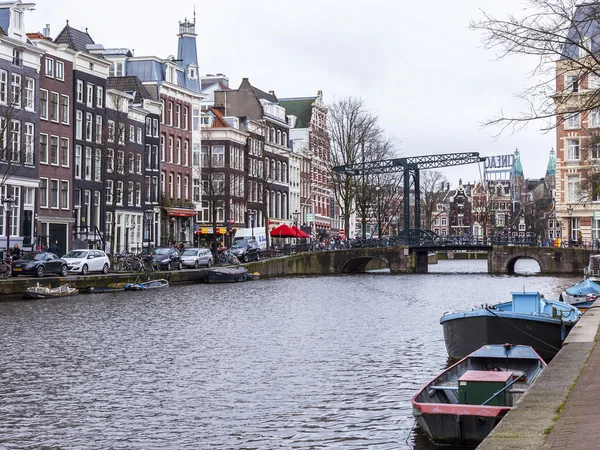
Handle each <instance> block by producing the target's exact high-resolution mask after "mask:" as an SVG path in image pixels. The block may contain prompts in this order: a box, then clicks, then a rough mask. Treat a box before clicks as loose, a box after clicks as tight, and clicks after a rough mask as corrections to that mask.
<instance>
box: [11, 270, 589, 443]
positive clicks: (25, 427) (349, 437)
mask: <svg viewBox="0 0 600 450" xmlns="http://www.w3.org/2000/svg"><path fill="white" fill-rule="evenodd" d="M459 266H460V268H461V271H466V272H468V273H462V274H461V273H457V272H460V271H459V270H457V268H458V267H459ZM485 267H486V261H460V262H459V261H443V262H440V264H439V265H437V266H435V267H434V266H431V268H432V269H434V268H435V271H434V270H432V272H434V273H430V274H424V275H398V276H394V275H389V274H388V275H385V274H384V275H381V274H366V275H354V276H331V277H313V278H282V279H274V280H259V281H256V282H248V283H239V284H230V285H204V284H201V285H189V286H183V287H173V288H170V289H169V290H166V291H162V292H159V291H155V292H132V293H126V292H119V293H110V294H95V295H87V296H84V295H81V296H78V297H71V298H64V299H55V300H45V301H44V300H40V301H28V302H23V301H14V302H3V303H0V318H1V321H2V324H1V326H2V328H1V329H2V334H1V336H2V347H3V351H2V352H1V353H0V381H1V382H0V398H1V399H2V407H1V408H0V447H1V448H3V449H4V448H6V449H24V448H31V449H37V448H42V447H44V446H48V447H53V448H54V447H55V448H128V449H130V448H136V449H164V448H178V449H179V448H190V449H199V448H202V449H204V448H211V449H213V448H214V449H218V448H222V449H230V448H260V449H263V448H291V447H294V448H332V447H333V448H367V447H368V448H371V447H374V448H380V449H408V448H416V449H420V450H423V449H430V448H432V447H431V446H430V444H429V443H428V441H427V439H426V438H424V436H423V435H422V434H420V433H419V432H418V431H417V430H413V424H414V421H413V419H412V415H411V413H412V408H411V404H410V399H411V397H412V396H413V395H414V394H415V393H416V391H417V390H418V388H419V387H420V386H421V385H422V384H424V383H425V382H427V381H428V380H429V379H430V378H432V377H433V376H434V375H435V374H437V373H438V372H440V371H441V370H443V368H444V367H445V366H446V364H447V355H446V351H445V347H444V342H443V336H442V329H441V326H440V325H439V318H440V316H441V315H442V314H443V313H444V311H447V310H451V309H454V310H455V309H464V308H471V307H473V306H476V305H479V304H481V303H494V302H499V301H504V300H506V299H507V297H508V296H509V295H510V294H509V292H510V291H511V290H519V289H521V288H522V284H523V277H519V276H489V275H488V274H487V273H485ZM463 269H464V270H463ZM467 269H468V270H467ZM444 270H446V272H449V273H444ZM574 281H578V280H576V279H573V278H570V279H569V278H553V277H528V278H527V284H528V289H531V290H534V289H539V290H540V291H541V292H543V293H544V294H546V295H547V296H551V295H555V296H558V292H560V290H562V289H564V288H565V287H567V286H569V285H571V284H573V282H574ZM479 293H485V294H479Z"/></svg>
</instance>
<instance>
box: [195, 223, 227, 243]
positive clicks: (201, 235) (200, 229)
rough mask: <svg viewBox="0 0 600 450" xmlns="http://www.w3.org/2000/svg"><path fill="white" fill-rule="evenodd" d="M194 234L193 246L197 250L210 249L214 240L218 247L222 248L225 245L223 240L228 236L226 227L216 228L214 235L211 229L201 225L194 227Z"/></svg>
mask: <svg viewBox="0 0 600 450" xmlns="http://www.w3.org/2000/svg"><path fill="white" fill-rule="evenodd" d="M194 234H195V237H196V239H195V242H194V246H196V247H198V248H201V247H207V248H210V247H212V244H213V242H214V241H215V240H217V242H218V243H219V247H222V246H224V245H225V240H226V237H227V236H228V232H227V227H216V233H215V232H214V230H213V227H205V226H201V225H196V227H195V232H194ZM227 240H229V239H227Z"/></svg>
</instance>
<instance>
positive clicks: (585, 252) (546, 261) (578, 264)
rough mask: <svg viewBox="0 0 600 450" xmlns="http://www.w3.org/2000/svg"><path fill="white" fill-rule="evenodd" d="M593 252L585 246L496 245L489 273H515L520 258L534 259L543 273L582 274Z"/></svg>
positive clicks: (490, 259) (489, 261)
mask: <svg viewBox="0 0 600 450" xmlns="http://www.w3.org/2000/svg"><path fill="white" fill-rule="evenodd" d="M591 254H593V252H592V251H591V250H589V249H584V248H560V247H514V246H494V248H493V249H492V251H491V252H489V253H488V273H493V274H513V273H515V263H516V262H517V261H518V260H519V259H524V258H525V259H534V260H536V261H537V263H538V264H539V265H540V272H541V273H542V274H581V275H583V270H584V268H585V267H587V264H588V261H589V258H590V255H591Z"/></svg>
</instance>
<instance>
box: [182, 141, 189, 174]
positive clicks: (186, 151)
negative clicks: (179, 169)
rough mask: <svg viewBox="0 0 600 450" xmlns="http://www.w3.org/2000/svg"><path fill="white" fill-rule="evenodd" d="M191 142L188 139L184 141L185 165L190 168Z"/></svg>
mask: <svg viewBox="0 0 600 450" xmlns="http://www.w3.org/2000/svg"><path fill="white" fill-rule="evenodd" d="M189 155H190V142H189V141H188V140H187V139H186V140H185V141H183V165H184V166H186V167H187V166H189V164H190V156H189Z"/></svg>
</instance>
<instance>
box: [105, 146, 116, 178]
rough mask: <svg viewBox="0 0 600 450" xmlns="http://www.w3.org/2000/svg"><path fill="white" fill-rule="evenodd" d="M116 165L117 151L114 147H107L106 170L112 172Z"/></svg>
mask: <svg viewBox="0 0 600 450" xmlns="http://www.w3.org/2000/svg"><path fill="white" fill-rule="evenodd" d="M114 166H115V151H114V150H113V149H112V148H108V149H106V171H107V172H109V173H112V171H113V170H114Z"/></svg>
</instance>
